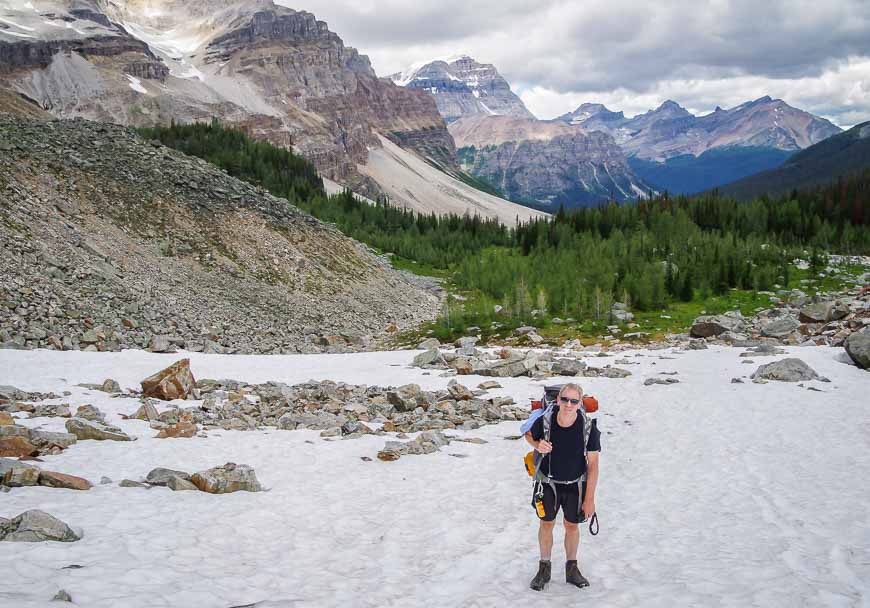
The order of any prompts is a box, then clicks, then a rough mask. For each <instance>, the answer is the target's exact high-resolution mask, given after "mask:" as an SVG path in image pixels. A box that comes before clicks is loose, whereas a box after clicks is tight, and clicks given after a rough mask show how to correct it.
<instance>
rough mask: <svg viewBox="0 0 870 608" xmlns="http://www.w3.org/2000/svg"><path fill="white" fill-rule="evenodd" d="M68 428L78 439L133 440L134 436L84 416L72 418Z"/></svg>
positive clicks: (67, 424)
mask: <svg viewBox="0 0 870 608" xmlns="http://www.w3.org/2000/svg"><path fill="white" fill-rule="evenodd" d="M66 430H67V431H69V432H70V433H72V434H73V435H75V436H76V438H77V439H80V440H85V439H93V440H95V441H132V440H133V438H132V437H130V436H129V435H127V434H126V433H125V432H124V431H122V430H121V429H119V428H117V427H114V426H111V425H108V424H103V423H102V422H94V421H93V420H86V419H84V418H70V419H69V420H67V421H66Z"/></svg>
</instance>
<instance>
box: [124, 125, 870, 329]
mask: <svg viewBox="0 0 870 608" xmlns="http://www.w3.org/2000/svg"><path fill="white" fill-rule="evenodd" d="M140 134H141V135H142V136H143V137H146V138H148V139H157V140H159V141H161V142H163V143H164V144H166V145H168V146H171V147H173V148H175V149H178V150H180V151H182V152H184V153H186V154H190V155H194V156H198V157H200V158H203V159H205V160H207V161H209V162H212V163H214V164H215V165H217V166H218V167H221V168H223V169H224V170H226V171H227V172H228V173H229V174H231V175H233V176H235V177H238V178H240V179H243V180H246V181H249V182H251V183H254V184H257V185H260V186H262V187H264V188H266V189H267V190H269V191H270V192H271V193H272V194H274V195H276V196H280V197H284V198H286V199H287V200H288V201H289V202H290V203H291V204H293V205H296V206H298V207H299V208H301V209H303V210H305V211H306V212H308V213H310V214H312V215H313V216H315V217H317V218H318V219H320V220H322V221H324V222H330V223H333V224H335V226H336V227H337V228H338V229H339V230H341V231H342V232H343V233H345V234H347V235H348V236H350V237H353V238H354V239H357V240H359V241H361V242H363V243H366V244H368V245H370V246H371V247H373V248H375V249H377V250H378V251H381V252H390V253H392V254H394V256H397V257H396V258H395V260H396V263H397V264H398V265H401V266H402V267H405V268H409V267H410V268H414V269H417V270H419V271H424V272H428V273H430V274H436V275H439V276H443V277H446V278H447V280H448V281H449V282H450V283H451V286H452V287H454V288H456V289H458V290H460V291H462V292H468V293H469V294H473V297H472V298H471V299H470V300H469V301H468V302H467V304H466V305H463V306H456V307H453V308H452V309H451V310H448V311H446V312H447V314H448V315H450V314H452V315H453V316H454V317H455V316H456V315H462V316H465V317H466V319H465V321H467V322H468V323H472V322H480V323H485V322H487V321H491V320H492V319H493V318H494V312H493V311H494V310H496V309H497V308H498V307H501V318H509V319H512V320H513V321H514V323H526V322H535V321H541V319H551V318H553V317H564V318H568V317H572V318H576V319H589V318H593V319H601V318H603V317H604V316H606V315H608V313H609V311H610V307H611V306H612V304H613V303H614V302H623V303H625V304H627V305H628V306H629V307H630V308H631V309H633V310H637V311H652V310H665V309H667V308H668V307H669V305H671V304H674V303H677V302H692V301H698V300H700V301H703V300H705V299H706V298H709V297H710V296H711V295H721V294H724V293H726V292H728V291H729V290H733V289H739V290H749V291H754V292H758V291H766V290H772V289H775V288H776V287H778V286H786V285H788V284H789V283H790V275H791V273H793V272H794V271H795V267H794V265H793V264H794V261H795V259H797V258H801V259H805V260H809V261H810V262H811V264H812V265H813V266H815V267H817V268H821V267H822V265H823V264H824V254H826V253H838V254H846V255H867V254H870V171H865V172H863V173H858V174H855V175H853V176H851V177H848V178H842V179H840V180H839V181H838V182H837V183H834V184H830V185H827V186H823V187H816V188H813V189H811V190H805V191H800V192H798V191H793V192H791V193H789V194H788V195H785V196H779V197H768V196H762V197H759V198H756V199H754V200H752V201H749V202H738V201H736V200H734V199H732V198H727V197H722V196H719V195H718V194H717V193H715V192H713V193H708V194H705V195H699V196H693V197H686V196H679V197H669V196H668V195H663V196H660V197H658V198H654V199H652V200H645V201H640V202H638V203H634V204H626V203H623V204H616V203H609V204H603V205H601V206H599V207H594V208H586V209H577V210H571V211H570V212H568V211H565V210H563V209H560V210H558V212H557V213H555V214H554V215H553V216H551V217H549V218H546V219H538V220H534V221H531V222H528V223H522V224H520V223H517V224H516V225H514V226H504V225H501V224H499V223H498V222H497V221H495V220H488V219H482V218H480V217H477V216H468V215H466V216H456V215H450V216H436V215H424V214H417V213H414V212H412V211H408V210H404V209H398V208H395V207H392V206H390V204H389V201H387V200H385V199H379V200H378V201H376V202H375V204H371V203H369V202H366V201H363V200H359V199H358V198H357V197H355V196H354V195H352V194H351V193H350V192H349V191H345V192H343V193H341V194H338V195H333V196H327V195H326V193H325V191H324V188H323V183H322V181H321V179H320V178H319V177H318V174H317V171H316V170H315V169H314V167H313V166H312V165H311V164H310V163H309V162H308V161H306V160H305V159H303V158H302V157H301V156H298V155H296V154H294V153H293V152H290V151H287V150H284V149H280V148H277V147H274V146H272V145H271V144H269V143H266V142H259V141H254V140H252V139H250V138H249V137H248V136H246V135H245V134H244V133H243V132H241V131H238V130H235V129H231V128H228V127H225V126H222V125H220V124H218V123H216V122H215V123H212V124H190V125H177V124H173V125H171V126H169V127H163V128H152V129H140ZM465 324H466V323H464V322H463V323H460V325H465Z"/></svg>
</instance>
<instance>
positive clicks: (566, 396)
mask: <svg viewBox="0 0 870 608" xmlns="http://www.w3.org/2000/svg"><path fill="white" fill-rule="evenodd" d="M582 402H583V390H582V389H581V388H580V387H579V386H578V385H576V384H566V385H565V386H563V387H562V389H561V390H560V391H559V396H558V397H557V405H556V407H555V408H554V411H553V414H552V417H551V418H550V425H549V431H550V436H549V437H546V436H545V432H544V431H545V427H544V418H543V417H541V418H538V420H536V421H535V423H534V425H533V426H532V429H531V430H530V431H529V432H528V433H526V435H525V437H526V441H528V442H529V444H530V445H531V446H532V447H533V448H535V450H537V451H538V452H539V453H541V454H543V455H544V456H543V459H542V460H541V463H540V466H539V467H538V477H539V478H541V479H542V481H543V483H542V484H541V485H542V487H543V498H542V500H543V506H544V513H545V514H544V516H543V517H540V516H539V517H540V520H541V522H540V528H539V529H538V544H539V545H540V548H541V561H540V563H539V564H538V573H537V574H536V575H535V578H534V579H532V582H531V585H530V586H531V588H532V589H534V590H536V591H541V590H542V589H543V588H544V585H545V584H546V583H547V582H549V580H550V574H551V565H550V554H551V552H552V549H553V528H554V527H555V524H556V514H557V513H558V512H559V509H561V510H562V516H563V518H564V524H565V557H566V560H567V561H566V564H565V580H566V581H567V582H568V583H571V584H573V585H576V586H577V587H587V586H589V581H588V580H586V578H585V577H584V576H583V575H582V574H581V573H580V570H579V568H578V567H577V547H578V546H579V544H580V527H579V525H578V524H579V523H580V521H581V519H582V518H583V517H591V516H592V514H593V513H595V489H596V487H597V485H598V455H599V452H600V451H601V433H600V432H599V431H598V426H597V423H596V421H595V420H592V421H591V424H590V425H589V436H588V437H587V438H586V449H585V457H584V449H583V447H584V446H583V436H584V428H583V425H584V419H585V416H584V415H582V414H580V413H578V409H580V408H581V403H582ZM584 474H585V475H586V479H585V481H582V482H581V478H582V477H583V476H584ZM538 487H539V486H538V484H536V488H538ZM535 500H536V497H535V496H533V497H532V501H533V502H534V501H535Z"/></svg>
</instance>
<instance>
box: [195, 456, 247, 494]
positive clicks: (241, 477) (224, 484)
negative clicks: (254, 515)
mask: <svg viewBox="0 0 870 608" xmlns="http://www.w3.org/2000/svg"><path fill="white" fill-rule="evenodd" d="M191 481H193V483H194V485H195V486H196V487H197V488H199V489H200V490H201V491H202V492H208V493H210V494H228V493H230V492H238V491H240V490H244V491H246V492H260V491H262V489H263V488H262V487H261V486H260V482H259V481H257V476H256V474H255V473H254V469H252V468H251V467H249V466H248V465H245V464H238V465H237V464H235V463H232V462H228V463H226V464H225V465H223V466H221V467H214V468H211V469H208V470H207V471H200V472H199V473H195V474H194V475H193V477H192V478H191Z"/></svg>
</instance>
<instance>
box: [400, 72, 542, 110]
mask: <svg viewBox="0 0 870 608" xmlns="http://www.w3.org/2000/svg"><path fill="white" fill-rule="evenodd" d="M390 78H391V79H393V81H395V82H396V83H397V84H400V85H401V86H403V87H407V88H409V89H418V90H422V91H426V92H428V93H429V94H431V95H432V97H434V98H435V102H436V103H437V104H438V111H439V112H440V113H441V116H443V117H444V120H446V121H447V122H448V123H451V122H453V121H454V120H458V119H460V118H462V117H464V116H473V115H476V114H483V115H500V116H514V117H517V118H534V116H533V115H532V113H531V112H529V110H528V109H527V108H526V106H525V104H523V102H522V100H521V99H520V98H519V97H518V96H517V95H516V94H515V93H514V92H513V91H512V90H511V87H510V85H509V84H508V82H507V80H505V79H504V77H503V76H502V75H501V74H499V72H498V70H497V69H496V68H495V66H494V65H492V64H488V63H479V62H478V61H476V60H474V59H472V58H471V57H469V56H468V55H461V56H459V57H454V58H449V59H445V60H436V61H431V62H428V63H425V64H423V65H416V66H414V67H411V68H409V69H407V70H405V71H404V72H399V73H396V74H392V75H391V76H390Z"/></svg>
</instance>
